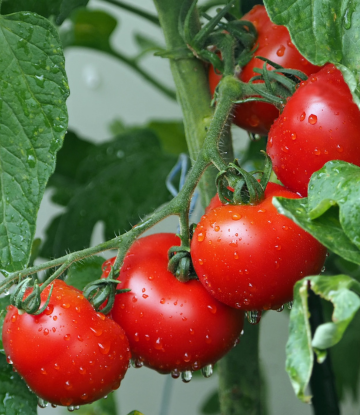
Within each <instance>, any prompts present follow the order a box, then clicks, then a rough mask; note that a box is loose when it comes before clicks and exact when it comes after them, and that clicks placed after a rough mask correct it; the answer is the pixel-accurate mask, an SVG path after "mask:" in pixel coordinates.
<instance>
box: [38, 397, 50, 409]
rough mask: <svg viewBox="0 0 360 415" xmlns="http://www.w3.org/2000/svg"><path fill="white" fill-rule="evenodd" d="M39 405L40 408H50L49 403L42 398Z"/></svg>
mask: <svg viewBox="0 0 360 415" xmlns="http://www.w3.org/2000/svg"><path fill="white" fill-rule="evenodd" d="M37 404H38V407H39V408H46V407H47V406H48V402H46V401H45V400H44V399H42V398H40V397H38V400H37Z"/></svg>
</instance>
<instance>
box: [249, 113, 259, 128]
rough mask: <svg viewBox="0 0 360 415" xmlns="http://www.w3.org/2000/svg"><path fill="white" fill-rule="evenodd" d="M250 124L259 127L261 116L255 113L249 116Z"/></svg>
mask: <svg viewBox="0 0 360 415" xmlns="http://www.w3.org/2000/svg"><path fill="white" fill-rule="evenodd" d="M249 124H250V125H251V127H257V126H258V125H259V124H260V119H259V117H258V116H257V115H255V114H251V115H250V117H249Z"/></svg>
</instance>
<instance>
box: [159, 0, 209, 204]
mask: <svg viewBox="0 0 360 415" xmlns="http://www.w3.org/2000/svg"><path fill="white" fill-rule="evenodd" d="M154 3H155V6H156V8H157V10H158V13H159V20H160V24H161V27H162V29H163V31H164V36H165V41H166V47H167V49H168V50H174V51H175V50H176V49H181V48H186V44H185V43H184V41H183V39H182V38H181V36H180V34H179V29H178V27H179V16H180V10H181V7H182V5H183V3H184V1H183V0H154ZM192 25H193V27H194V29H195V30H197V29H198V28H199V27H200V26H199V21H198V19H197V16H194V18H193V21H192ZM170 67H171V71H172V74H173V78H174V81H175V85H176V90H177V97H178V100H179V102H180V105H181V108H182V111H183V115H184V125H185V134H186V139H187V145H188V148H189V153H190V157H191V159H192V161H193V162H194V160H196V159H197V157H198V154H199V151H200V149H201V146H202V144H203V142H204V140H205V136H206V132H207V129H208V127H209V124H210V121H211V118H212V115H213V110H212V108H211V107H210V101H211V97H210V91H209V86H208V80H207V76H206V72H205V69H204V65H203V64H202V62H200V61H199V60H198V59H196V58H195V57H193V58H185V59H176V60H175V59H171V61H170ZM214 179H215V172H214V170H212V169H208V170H207V171H206V172H205V174H204V175H203V178H202V180H201V182H200V185H199V186H200V193H201V200H202V204H203V205H204V206H207V205H208V204H209V202H210V199H211V197H212V196H214V194H215V191H216V190H215V180H214Z"/></svg>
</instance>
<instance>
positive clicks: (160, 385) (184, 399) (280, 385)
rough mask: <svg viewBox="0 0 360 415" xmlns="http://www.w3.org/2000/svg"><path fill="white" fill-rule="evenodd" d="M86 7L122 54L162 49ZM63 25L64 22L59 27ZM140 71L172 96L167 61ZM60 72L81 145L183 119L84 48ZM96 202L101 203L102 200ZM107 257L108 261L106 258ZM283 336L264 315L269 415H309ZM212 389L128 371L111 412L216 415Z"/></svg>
mask: <svg viewBox="0 0 360 415" xmlns="http://www.w3.org/2000/svg"><path fill="white" fill-rule="evenodd" d="M131 4H132V5H133V6H138V7H140V8H142V9H144V10H147V11H149V12H151V13H154V14H155V8H154V5H153V3H152V1H151V0H133V1H132V2H131ZM89 7H90V8H91V9H94V10H103V11H107V12H110V14H111V15H112V16H115V17H116V19H117V26H116V28H115V30H114V33H113V35H112V37H111V45H112V46H113V48H114V49H115V50H117V51H119V52H121V53H122V54H124V55H126V56H133V55H135V54H136V51H138V50H139V47H138V43H136V42H135V41H134V35H135V34H139V33H141V34H142V35H143V36H144V37H145V38H148V39H149V40H152V41H154V43H158V44H160V45H163V46H164V41H163V38H162V34H161V31H160V30H159V29H158V28H157V27H156V26H155V25H153V24H151V23H150V22H147V21H146V20H143V19H140V18H138V17H136V16H135V15H134V14H132V13H129V12H127V11H125V10H120V9H119V8H116V7H115V6H113V5H111V4H110V2H107V1H105V0H101V1H100V0H90V2H89ZM66 24H67V22H65V26H66ZM69 24H70V23H69ZM141 67H142V68H145V70H146V72H148V73H149V74H150V75H151V76H153V77H154V78H156V79H158V80H160V81H161V83H163V84H165V85H167V86H168V87H169V88H172V89H174V86H173V83H172V77H171V73H170V69H169V63H168V61H167V60H166V59H162V58H160V57H154V56H153V55H152V53H150V54H147V55H146V56H145V57H144V58H143V60H142V61H141ZM66 70H67V74H68V78H69V85H70V91H71V96H70V98H69V100H68V111H69V120H70V121H69V130H71V131H74V132H75V133H77V135H78V136H79V137H81V138H83V139H86V140H88V141H91V142H93V143H101V142H104V141H105V140H107V139H109V138H110V137H111V136H112V135H113V133H114V132H116V131H118V130H121V129H122V128H124V127H131V126H132V125H134V124H137V125H144V126H145V125H147V124H148V123H149V122H150V121H154V120H161V121H163V120H176V121H178V120H181V110H180V107H179V105H178V104H177V103H176V101H173V100H170V99H169V98H167V97H166V96H165V95H164V94H162V93H161V92H159V91H158V90H157V89H155V88H154V87H153V86H152V85H150V84H149V82H147V81H145V80H144V79H143V78H142V77H141V76H139V75H138V74H136V73H134V71H132V70H131V68H129V67H128V66H126V65H125V64H124V63H122V62H121V61H119V60H118V59H116V58H115V57H111V56H108V55H106V54H104V53H101V52H96V51H93V50H90V49H85V48H79V47H71V48H68V49H67V50H66ZM233 133H234V144H235V147H236V151H241V149H242V148H243V147H244V146H246V145H247V142H248V141H247V140H248V137H247V134H246V133H245V132H243V131H241V130H240V129H238V128H237V127H235V128H234V130H233ZM51 194H52V190H48V191H47V192H46V195H45V198H44V200H43V203H42V205H41V208H40V211H39V217H38V227H37V235H36V236H37V237H39V238H42V239H43V238H44V235H45V233H44V232H45V229H46V226H47V224H48V223H49V221H50V220H51V218H53V217H54V216H55V215H57V214H59V213H61V212H62V211H63V209H64V208H62V207H61V206H59V205H55V204H54V203H52V202H51V200H50V199H51ZM98 202H99V204H101V200H99V201H98ZM194 215H195V216H194V217H193V220H194V221H196V220H197V219H198V217H199V215H201V211H200V209H199V208H198V209H197V210H196V212H195V214H194ZM196 215H197V216H198V217H197V218H196ZM176 228H177V220H176V219H174V218H169V219H167V220H166V221H164V222H162V223H160V224H159V225H158V226H157V227H155V228H153V229H152V230H151V232H159V231H166V232H175V231H176ZM102 240H104V226H103V224H102V223H101V222H98V223H97V224H96V226H95V228H94V231H93V235H92V238H91V243H92V245H95V244H97V243H99V242H101V241H102ZM109 256H110V254H109V255H108V256H107V257H109ZM250 329H251V328H250ZM287 332H288V312H287V311H284V312H283V313H277V312H274V311H271V312H268V313H266V314H265V316H264V317H263V319H262V321H261V342H260V350H261V353H260V355H261V363H262V367H263V370H264V376H265V379H266V384H267V396H268V403H269V414H268V415H283V414H284V415H285V414H289V413H291V414H292V415H309V414H311V413H312V411H311V407H310V406H309V405H306V404H303V403H300V402H299V401H298V400H297V398H296V397H295V395H294V392H293V390H292V387H291V385H290V381H289V379H288V376H287V374H286V372H285V369H284V368H285V344H286V340H287ZM245 336H246V333H245ZM239 376H241V373H239ZM216 387H217V375H216V373H215V374H214V375H213V376H212V377H211V378H210V379H203V378H201V377H200V376H196V377H194V378H193V380H192V381H191V382H190V383H189V384H184V383H182V382H181V380H180V379H178V380H173V379H172V378H171V377H170V375H166V376H165V375H160V374H158V373H156V372H154V371H151V370H149V369H146V368H141V369H134V368H130V369H129V371H128V373H127V375H126V377H125V379H124V380H123V382H122V385H121V387H120V389H119V390H118V391H116V394H115V395H116V405H117V407H118V413H119V414H121V415H125V414H128V413H129V412H130V411H132V410H134V409H136V410H139V411H141V412H142V413H143V414H144V415H167V414H169V415H170V414H171V415H180V414H184V413H187V414H191V415H198V414H199V415H200V414H205V413H207V414H211V413H212V414H216V413H218V412H214V411H216V410H215V409H213V408H214V406H211V405H207V406H206V403H208V402H209V401H208V399H209V397H210V396H211V395H212V394H213V393H214V392H215V390H216ZM349 401H350V399H349ZM343 411H344V412H343V413H344V414H346V415H352V414H354V415H355V414H358V413H359V411H358V410H357V409H356V408H354V407H351V405H350V402H349V404H347V405H345V406H343ZM38 413H39V414H42V415H45V414H58V413H66V409H64V408H56V409H53V408H50V407H48V408H46V409H39V410H38ZM94 413H95V412H94ZM100 413H101V412H99V414H100Z"/></svg>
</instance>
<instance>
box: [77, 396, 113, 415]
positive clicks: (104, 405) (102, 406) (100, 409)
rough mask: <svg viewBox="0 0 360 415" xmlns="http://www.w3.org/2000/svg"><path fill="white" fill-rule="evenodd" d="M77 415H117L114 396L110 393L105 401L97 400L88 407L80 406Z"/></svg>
mask: <svg viewBox="0 0 360 415" xmlns="http://www.w3.org/2000/svg"><path fill="white" fill-rule="evenodd" d="M76 413H77V414H78V415H117V410H116V402H115V394H114V393H110V394H109V395H108V397H107V398H106V399H99V400H98V401H96V402H94V403H92V404H90V405H81V406H80V409H79V410H78V411H77V412H76Z"/></svg>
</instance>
